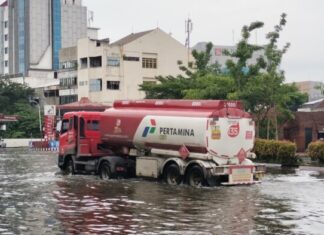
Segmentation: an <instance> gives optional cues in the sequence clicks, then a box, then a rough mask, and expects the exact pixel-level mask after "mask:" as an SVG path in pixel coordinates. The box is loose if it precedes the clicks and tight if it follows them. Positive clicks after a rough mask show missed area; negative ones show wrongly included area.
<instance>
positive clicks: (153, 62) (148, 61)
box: [142, 58, 157, 69]
mask: <svg viewBox="0 0 324 235" xmlns="http://www.w3.org/2000/svg"><path fill="white" fill-rule="evenodd" d="M142 67H143V68H145V69H156V68H157V59H156V58H142Z"/></svg>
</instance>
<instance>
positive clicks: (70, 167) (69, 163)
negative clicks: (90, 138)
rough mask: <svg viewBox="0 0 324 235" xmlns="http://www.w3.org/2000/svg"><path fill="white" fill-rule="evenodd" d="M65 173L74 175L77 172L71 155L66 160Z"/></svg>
mask: <svg viewBox="0 0 324 235" xmlns="http://www.w3.org/2000/svg"><path fill="white" fill-rule="evenodd" d="M63 173H64V174H65V175H74V174H75V169H74V164H73V159H72V158H71V157H69V158H68V159H67V160H66V162H65V166H64V168H63Z"/></svg>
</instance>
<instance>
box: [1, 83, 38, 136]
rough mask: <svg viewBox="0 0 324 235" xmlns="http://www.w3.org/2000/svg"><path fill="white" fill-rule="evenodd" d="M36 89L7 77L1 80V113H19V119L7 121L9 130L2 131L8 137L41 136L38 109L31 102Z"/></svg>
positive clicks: (2, 134)
mask: <svg viewBox="0 0 324 235" xmlns="http://www.w3.org/2000/svg"><path fill="white" fill-rule="evenodd" d="M33 96H34V90H33V89H31V88H29V87H27V86H25V85H22V84H18V83H13V82H10V81H9V80H7V79H1V80H0V113H4V114H7V115H18V116H19V121H18V122H14V123H7V131H4V132H2V133H1V136H2V137H6V138H28V137H31V135H32V136H33V137H37V136H38V137H40V136H41V134H40V130H39V124H38V123H39V120H38V109H37V108H33V107H31V106H30V104H29V98H30V97H33Z"/></svg>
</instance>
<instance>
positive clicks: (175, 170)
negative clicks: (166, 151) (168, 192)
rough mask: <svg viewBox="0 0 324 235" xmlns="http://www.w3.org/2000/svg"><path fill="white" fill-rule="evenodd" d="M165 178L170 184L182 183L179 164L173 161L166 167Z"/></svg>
mask: <svg viewBox="0 0 324 235" xmlns="http://www.w3.org/2000/svg"><path fill="white" fill-rule="evenodd" d="M164 180H165V182H166V183H168V184H170V185H178V184H180V183H181V181H182V176H181V173H180V169H179V166H178V165H177V164H175V163H172V164H170V165H168V166H167V167H166V168H165V169H164Z"/></svg>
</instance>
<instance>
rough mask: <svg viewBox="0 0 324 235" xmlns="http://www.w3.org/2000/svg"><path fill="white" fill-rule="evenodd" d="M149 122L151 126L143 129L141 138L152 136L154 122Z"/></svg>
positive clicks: (152, 120)
mask: <svg viewBox="0 0 324 235" xmlns="http://www.w3.org/2000/svg"><path fill="white" fill-rule="evenodd" d="M150 122H151V126H147V127H145V129H144V131H143V134H142V137H146V136H147V135H148V134H154V132H155V130H156V122H155V120H154V119H151V120H150Z"/></svg>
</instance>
